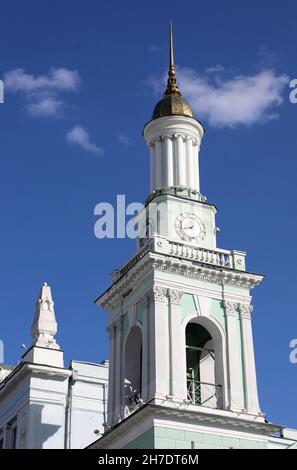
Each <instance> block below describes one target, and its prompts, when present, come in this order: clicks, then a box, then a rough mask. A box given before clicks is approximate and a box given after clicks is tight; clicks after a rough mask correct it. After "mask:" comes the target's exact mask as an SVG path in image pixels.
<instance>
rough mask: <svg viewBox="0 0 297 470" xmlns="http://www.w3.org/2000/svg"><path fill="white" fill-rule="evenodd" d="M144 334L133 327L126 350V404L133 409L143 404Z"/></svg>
mask: <svg viewBox="0 0 297 470" xmlns="http://www.w3.org/2000/svg"><path fill="white" fill-rule="evenodd" d="M141 376H142V334H141V330H140V328H139V327H137V326H133V327H132V328H131V331H130V333H129V335H128V338H127V341H126V348H125V404H126V406H128V408H131V409H133V408H134V407H135V406H137V405H138V404H140V403H141Z"/></svg>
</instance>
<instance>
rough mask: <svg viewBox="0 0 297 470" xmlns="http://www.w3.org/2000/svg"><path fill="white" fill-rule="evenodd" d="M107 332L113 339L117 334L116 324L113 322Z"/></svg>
mask: <svg viewBox="0 0 297 470" xmlns="http://www.w3.org/2000/svg"><path fill="white" fill-rule="evenodd" d="M106 331H107V333H108V334H109V339H110V340H111V339H112V338H114V336H115V326H114V324H113V323H112V324H111V325H108V327H107V328H106Z"/></svg>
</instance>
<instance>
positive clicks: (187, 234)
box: [175, 212, 206, 243]
mask: <svg viewBox="0 0 297 470" xmlns="http://www.w3.org/2000/svg"><path fill="white" fill-rule="evenodd" d="M175 231H176V233H177V235H178V236H179V238H181V239H182V240H183V241H186V242H198V243H200V242H202V240H203V239H204V237H205V235H206V230H205V226H204V224H203V222H202V220H200V219H199V218H198V217H197V216H196V215H195V214H192V213H191V212H182V213H181V214H179V215H178V216H177V217H176V219H175Z"/></svg>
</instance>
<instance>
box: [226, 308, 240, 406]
mask: <svg viewBox="0 0 297 470" xmlns="http://www.w3.org/2000/svg"><path fill="white" fill-rule="evenodd" d="M237 307H238V304H237V303H234V302H229V301H225V302H224V308H225V318H226V329H227V363H228V364H229V369H228V378H229V387H228V388H229V408H230V410H231V411H242V410H243V409H244V396H242V394H243V388H242V385H243V384H242V366H241V357H240V354H239V350H238V347H239V344H240V343H239V340H240V338H239V337H238V321H239V320H238V312H237Z"/></svg>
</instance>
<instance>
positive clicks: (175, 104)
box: [152, 95, 194, 119]
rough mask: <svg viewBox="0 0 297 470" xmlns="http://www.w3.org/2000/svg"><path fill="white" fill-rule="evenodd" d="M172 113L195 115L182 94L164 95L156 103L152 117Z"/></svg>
mask: <svg viewBox="0 0 297 470" xmlns="http://www.w3.org/2000/svg"><path fill="white" fill-rule="evenodd" d="M172 115H177V116H186V117H194V115H193V111H192V109H191V107H190V105H189V104H188V103H187V101H186V100H185V99H184V98H183V97H182V96H181V95H169V96H164V98H163V99H162V100H160V101H159V102H158V103H157V104H156V106H155V109H154V112H153V116H152V119H157V118H159V117H162V116H172Z"/></svg>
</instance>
